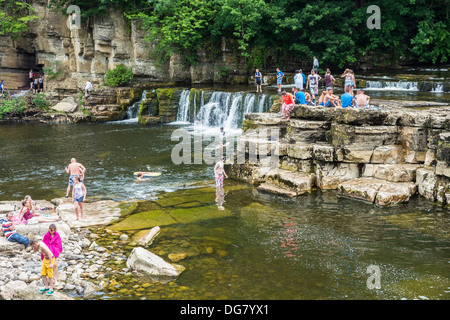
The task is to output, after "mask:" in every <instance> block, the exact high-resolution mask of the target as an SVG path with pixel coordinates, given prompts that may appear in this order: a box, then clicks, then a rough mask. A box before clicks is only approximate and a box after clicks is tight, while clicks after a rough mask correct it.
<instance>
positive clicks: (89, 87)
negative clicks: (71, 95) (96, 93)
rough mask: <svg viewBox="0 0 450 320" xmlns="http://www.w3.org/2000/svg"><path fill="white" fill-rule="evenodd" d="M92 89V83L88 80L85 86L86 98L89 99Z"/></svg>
mask: <svg viewBox="0 0 450 320" xmlns="http://www.w3.org/2000/svg"><path fill="white" fill-rule="evenodd" d="M91 89H92V83H91V82H90V81H89V80H88V81H86V84H85V85H84V98H85V99H87V98H89V90H91Z"/></svg>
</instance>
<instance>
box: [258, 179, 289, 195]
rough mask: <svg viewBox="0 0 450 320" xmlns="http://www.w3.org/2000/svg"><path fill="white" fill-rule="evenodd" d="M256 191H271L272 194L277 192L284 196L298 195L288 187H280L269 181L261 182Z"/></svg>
mask: <svg viewBox="0 0 450 320" xmlns="http://www.w3.org/2000/svg"><path fill="white" fill-rule="evenodd" d="M257 189H258V191H263V192H267V193H273V194H277V195H281V196H286V197H291V198H292V197H296V196H298V194H297V192H295V191H292V190H289V189H285V188H281V187H279V186H276V185H273V184H270V183H262V184H260V185H259V186H258V188H257Z"/></svg>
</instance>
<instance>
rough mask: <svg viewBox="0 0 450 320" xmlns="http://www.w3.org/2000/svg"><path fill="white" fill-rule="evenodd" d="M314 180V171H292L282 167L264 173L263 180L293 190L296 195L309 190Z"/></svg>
mask: <svg viewBox="0 0 450 320" xmlns="http://www.w3.org/2000/svg"><path fill="white" fill-rule="evenodd" d="M315 181H316V175H315V174H314V173H310V174H308V173H303V172H294V171H290V170H284V169H274V170H270V171H269V172H268V173H267V174H266V178H265V182H266V183H268V184H271V185H274V186H277V187H279V188H282V189H287V190H291V191H293V192H295V193H296V194H297V195H300V194H303V193H306V192H311V189H312V188H313V187H314V185H315Z"/></svg>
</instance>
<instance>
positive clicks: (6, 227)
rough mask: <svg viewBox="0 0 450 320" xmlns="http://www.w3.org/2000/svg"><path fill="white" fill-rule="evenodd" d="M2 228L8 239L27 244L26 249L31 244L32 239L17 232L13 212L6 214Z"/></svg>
mask: <svg viewBox="0 0 450 320" xmlns="http://www.w3.org/2000/svg"><path fill="white" fill-rule="evenodd" d="M2 230H3V234H4V236H5V238H6V240H8V241H10V242H18V243H21V244H23V245H24V246H25V249H26V248H27V246H29V245H30V239H28V238H27V237H25V236H22V235H20V234H18V233H17V232H16V225H15V223H14V220H13V214H12V212H8V213H7V214H6V220H3V222H2Z"/></svg>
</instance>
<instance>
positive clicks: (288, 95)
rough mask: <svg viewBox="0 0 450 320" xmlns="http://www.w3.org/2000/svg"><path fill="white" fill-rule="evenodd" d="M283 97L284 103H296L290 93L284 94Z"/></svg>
mask: <svg viewBox="0 0 450 320" xmlns="http://www.w3.org/2000/svg"><path fill="white" fill-rule="evenodd" d="M282 98H283V103H284V104H293V103H294V101H293V100H292V97H291V95H290V94H286V95H284V96H282Z"/></svg>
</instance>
